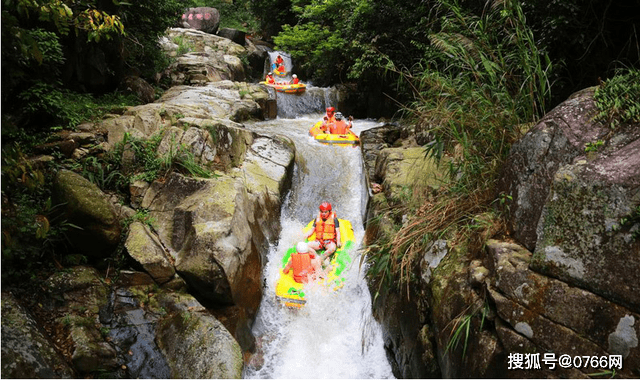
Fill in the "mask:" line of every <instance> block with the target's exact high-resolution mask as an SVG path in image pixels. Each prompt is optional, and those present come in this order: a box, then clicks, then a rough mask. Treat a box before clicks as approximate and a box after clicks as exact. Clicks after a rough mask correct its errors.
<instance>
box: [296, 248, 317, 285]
mask: <svg viewBox="0 0 640 380" xmlns="http://www.w3.org/2000/svg"><path fill="white" fill-rule="evenodd" d="M313 257H315V256H312V255H311V254H310V253H308V252H307V253H295V254H293V255H291V264H292V267H293V280H294V281H295V282H298V283H304V282H308V281H309V277H308V276H309V275H310V274H312V273H313V272H314V270H313V266H311V259H312V258H313Z"/></svg>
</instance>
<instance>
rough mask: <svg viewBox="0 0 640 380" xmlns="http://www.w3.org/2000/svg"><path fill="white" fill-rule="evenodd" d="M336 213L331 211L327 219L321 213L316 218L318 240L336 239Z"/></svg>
mask: <svg viewBox="0 0 640 380" xmlns="http://www.w3.org/2000/svg"><path fill="white" fill-rule="evenodd" d="M335 217H336V213H335V212H333V211H331V213H330V214H329V217H328V218H327V220H322V217H321V216H320V213H318V217H317V218H316V240H321V241H324V240H333V241H334V242H335V241H336V224H335V222H334V218H335Z"/></svg>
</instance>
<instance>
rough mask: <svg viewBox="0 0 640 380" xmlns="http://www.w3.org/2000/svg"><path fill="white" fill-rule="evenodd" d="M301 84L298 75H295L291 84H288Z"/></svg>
mask: <svg viewBox="0 0 640 380" xmlns="http://www.w3.org/2000/svg"><path fill="white" fill-rule="evenodd" d="M298 83H300V80H299V79H298V76H297V75H296V74H293V75H292V76H291V82H289V83H288V84H298Z"/></svg>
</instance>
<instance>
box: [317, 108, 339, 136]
mask: <svg viewBox="0 0 640 380" xmlns="http://www.w3.org/2000/svg"><path fill="white" fill-rule="evenodd" d="M335 113H336V109H335V108H333V107H327V114H326V115H324V119H323V120H322V127H320V129H322V132H325V133H326V132H327V128H329V124H333V123H335V122H336V117H335V116H334V114H335Z"/></svg>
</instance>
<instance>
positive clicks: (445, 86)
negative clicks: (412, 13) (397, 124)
mask: <svg viewBox="0 0 640 380" xmlns="http://www.w3.org/2000/svg"><path fill="white" fill-rule="evenodd" d="M432 12H433V13H432V15H431V20H433V21H432V23H431V28H432V33H431V34H430V36H429V37H430V40H431V43H430V44H429V45H427V46H423V47H422V48H423V51H424V58H423V60H422V61H421V63H420V64H419V65H417V66H416V67H413V68H411V69H402V68H397V67H394V66H392V70H394V71H396V72H397V73H400V74H401V77H402V79H401V80H402V81H403V83H401V85H402V86H407V87H408V88H410V89H411V91H412V92H413V95H414V99H415V100H414V101H413V102H412V103H410V104H408V105H406V106H404V112H405V115H406V116H407V117H408V119H409V120H411V121H412V122H413V123H414V125H415V127H416V133H422V134H424V135H426V136H429V138H430V142H429V143H427V144H426V145H425V154H426V155H428V156H431V157H433V158H434V159H436V160H437V161H438V162H440V163H441V164H442V165H446V168H447V171H448V177H449V181H450V182H449V183H448V184H447V185H446V186H445V188H444V190H441V191H440V192H439V194H438V195H437V196H431V197H428V198H427V199H422V200H420V201H419V202H415V201H414V202H411V203H412V204H414V205H416V204H421V206H419V207H418V208H417V209H414V210H407V211H409V212H408V214H410V215H415V216H414V217H413V219H412V220H409V221H408V222H405V223H403V225H402V227H401V228H400V230H399V231H398V232H397V233H396V234H395V236H394V237H393V238H392V239H389V241H388V243H387V245H386V247H384V249H380V250H377V252H370V257H371V259H372V260H373V261H377V260H379V259H382V258H381V257H379V256H380V253H381V252H384V255H388V256H389V257H385V258H384V261H385V262H388V263H389V264H388V265H389V270H390V271H391V272H393V273H394V274H395V275H396V278H398V277H399V278H401V281H400V282H398V283H400V284H401V283H408V282H409V281H410V279H411V276H412V272H413V269H414V268H415V265H416V264H417V262H418V260H419V259H420V257H421V256H422V253H424V251H425V249H426V248H427V247H428V244H430V242H431V241H433V240H435V239H439V238H444V239H447V240H448V241H449V244H450V245H451V244H454V245H455V244H462V242H465V244H470V243H471V244H477V243H478V242H475V243H474V239H476V240H477V235H478V234H477V232H478V230H479V229H480V230H482V231H484V232H483V234H481V235H482V236H486V235H487V234H488V232H487V231H494V232H495V230H496V228H497V226H499V224H500V222H499V220H498V219H495V218H493V219H492V218H489V219H492V220H493V222H492V223H493V224H494V225H493V226H486V228H484V227H482V228H479V227H478V215H480V214H483V213H485V212H487V211H490V210H491V207H490V205H491V203H492V201H493V199H494V198H495V197H496V194H495V192H494V188H495V183H496V180H497V177H498V172H499V169H500V167H501V166H502V164H503V162H504V160H505V158H506V157H507V154H508V152H509V148H510V145H511V144H512V143H513V142H514V141H516V140H517V139H518V138H519V137H520V136H521V135H522V133H523V131H524V129H525V126H527V125H528V124H531V123H533V122H534V121H535V120H536V119H537V118H538V117H539V116H540V115H542V114H543V112H544V110H545V102H546V101H547V99H549V95H550V92H549V90H550V84H549V83H548V80H547V78H548V75H549V72H550V69H551V64H550V61H549V59H548V57H547V56H546V55H545V54H544V52H542V51H540V50H539V49H538V47H537V45H536V42H535V40H534V36H533V34H532V32H531V30H530V29H529V28H528V27H527V25H526V20H525V17H524V14H523V13H522V9H521V7H520V4H519V3H518V2H517V1H513V0H494V1H491V2H489V3H487V5H486V6H485V8H484V9H483V10H482V12H481V14H477V15H476V14H472V13H470V12H467V11H465V10H464V9H462V8H461V7H460V6H459V4H458V2H457V1H456V0H441V1H439V2H438V6H437V7H436V8H434V9H433V11H432ZM388 67H389V65H388ZM474 236H476V237H474ZM486 237H488V236H486ZM480 244H481V242H480ZM372 267H373V266H372ZM378 273H380V272H378ZM372 274H373V275H374V277H375V276H376V275H377V273H372Z"/></svg>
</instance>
